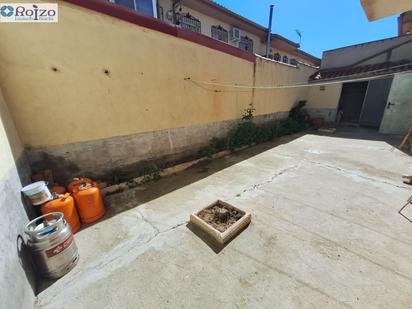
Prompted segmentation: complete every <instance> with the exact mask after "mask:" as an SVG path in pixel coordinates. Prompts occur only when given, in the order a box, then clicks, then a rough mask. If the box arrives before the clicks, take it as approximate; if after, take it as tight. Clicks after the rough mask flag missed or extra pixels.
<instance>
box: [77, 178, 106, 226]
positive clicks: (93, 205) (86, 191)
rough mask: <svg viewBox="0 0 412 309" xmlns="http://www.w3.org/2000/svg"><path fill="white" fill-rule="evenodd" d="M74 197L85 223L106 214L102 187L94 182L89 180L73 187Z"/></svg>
mask: <svg viewBox="0 0 412 309" xmlns="http://www.w3.org/2000/svg"><path fill="white" fill-rule="evenodd" d="M73 197H74V200H75V201H76V205H77V209H78V210H79V215H80V219H81V220H82V222H83V223H92V222H94V221H97V220H98V219H100V218H101V217H103V215H104V206H103V199H102V195H101V194H100V189H99V188H98V187H97V185H96V183H94V182H91V183H89V182H87V183H83V184H80V185H75V186H74V187H73Z"/></svg>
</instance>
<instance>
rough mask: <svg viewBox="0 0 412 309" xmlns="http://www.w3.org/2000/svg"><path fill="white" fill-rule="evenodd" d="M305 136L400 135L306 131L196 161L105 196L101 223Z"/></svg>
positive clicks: (394, 139)
mask: <svg viewBox="0 0 412 309" xmlns="http://www.w3.org/2000/svg"><path fill="white" fill-rule="evenodd" d="M306 134H316V135H325V136H332V137H337V138H350V139H363V140H378V141H383V142H386V143H388V144H390V145H392V146H394V147H396V146H397V145H398V144H399V142H400V140H401V138H402V136H398V135H387V134H380V133H379V132H378V131H377V130H374V129H368V128H362V127H338V129H337V131H336V133H334V134H324V133H319V132H318V131H315V130H308V131H306V132H302V133H299V134H293V135H288V136H283V137H280V138H278V139H276V140H274V141H270V142H266V143H262V144H259V145H255V146H252V147H250V148H247V149H243V150H241V151H239V152H235V153H232V154H230V155H228V156H226V157H224V158H220V159H216V160H210V161H203V162H200V163H199V164H197V165H195V166H193V167H191V168H189V169H187V170H186V171H183V172H181V173H178V174H174V175H172V176H169V177H165V178H161V179H160V180H157V181H155V182H150V183H147V184H145V185H143V186H138V187H136V188H133V189H129V190H126V191H123V192H121V193H117V194H113V195H110V196H107V197H106V198H105V206H106V214H105V217H104V218H103V219H102V220H105V219H108V218H110V217H112V216H115V215H117V214H119V213H121V212H123V211H126V210H129V209H132V208H135V207H137V206H139V205H141V204H144V203H147V202H149V201H151V200H154V199H156V198H159V197H161V196H163V195H165V194H168V193H170V192H173V191H175V190H178V189H180V188H182V187H185V186H187V185H190V184H192V183H194V182H197V181H199V180H201V179H203V178H205V177H208V176H210V175H212V174H214V173H217V172H219V171H221V170H223V169H225V168H227V167H230V166H232V165H234V164H237V163H239V162H241V161H244V160H247V159H249V158H251V157H253V156H256V155H258V154H260V153H262V152H264V151H267V150H269V149H271V148H273V147H276V146H279V145H282V144H286V143H289V142H291V141H293V140H295V139H297V138H299V137H301V136H303V135H306ZM99 222H101V221H99ZM90 226H91V225H87V226H85V225H84V226H83V227H82V228H83V229H85V228H87V227H90Z"/></svg>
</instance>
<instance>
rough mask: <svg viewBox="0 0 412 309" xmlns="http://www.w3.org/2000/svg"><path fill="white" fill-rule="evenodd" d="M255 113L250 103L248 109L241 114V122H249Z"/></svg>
mask: <svg viewBox="0 0 412 309" xmlns="http://www.w3.org/2000/svg"><path fill="white" fill-rule="evenodd" d="M255 112H256V108H255V107H254V106H253V103H250V104H249V107H248V108H246V109H245V111H244V112H243V115H242V120H246V121H251V120H252V119H253V114H254V113H255Z"/></svg>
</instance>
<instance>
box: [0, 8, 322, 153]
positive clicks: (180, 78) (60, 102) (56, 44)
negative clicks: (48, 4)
mask: <svg viewBox="0 0 412 309" xmlns="http://www.w3.org/2000/svg"><path fill="white" fill-rule="evenodd" d="M0 45H1V46H2V48H1V49H0V58H1V59H2V61H1V62H0V85H2V86H3V89H5V90H4V95H5V98H6V99H7V101H8V103H9V107H10V110H11V113H12V115H13V117H14V119H15V122H16V126H17V129H18V132H19V135H20V138H21V140H22V142H23V143H24V144H25V145H26V146H28V147H34V148H36V147H42V146H51V145H61V144H67V143H75V142H80V141H90V140H98V139H102V138H108V137H113V136H122V135H128V134H133V133H140V132H149V131H157V130H162V129H167V128H176V127H185V126H190V125H198V124H205V123H210V122H216V121H223V120H230V119H237V118H239V117H240V116H241V114H242V111H243V110H244V108H245V107H247V105H248V104H249V103H250V102H251V101H252V95H253V93H252V91H240V92H236V91H224V92H215V91H213V90H214V89H215V88H213V87H212V88H211V87H204V86H203V85H198V84H195V83H193V82H190V81H184V78H185V77H190V78H192V79H194V80H202V81H218V82H222V83H230V84H234V83H236V84H242V85H252V84H253V78H254V73H253V70H254V64H253V63H251V62H248V61H246V60H243V59H240V58H237V57H233V56H230V55H228V54H226V53H222V52H218V51H216V50H213V49H209V48H206V47H204V46H200V45H198V44H195V43H192V42H189V41H186V40H182V39H178V38H175V37H172V36H169V35H166V34H162V33H159V32H156V31H152V30H149V29H146V28H142V27H139V26H136V25H133V24H130V23H127V22H124V21H121V20H118V19H115V18H112V17H109V16H106V15H103V14H99V13H96V12H93V11H89V10H85V9H82V8H80V7H77V6H73V5H70V4H67V3H65V2H59V22H58V23H57V24H36V25H29V24H3V25H2V26H1V27H0ZM261 65H262V64H258V67H257V74H256V84H260V83H261V84H264V85H267V84H274V83H275V84H286V83H290V82H293V81H294V80H299V81H302V80H305V79H307V77H308V76H309V75H310V74H312V73H313V71H314V70H313V69H311V71H310V72H307V71H305V70H301V69H296V68H293V67H290V66H284V68H282V66H283V65H281V64H274V63H273V62H268V63H267V64H266V65H267V67H265V68H260V66H261ZM53 68H56V69H57V71H54V70H53ZM105 69H107V70H108V71H109V74H108V75H106V74H105V73H104V70H105ZM271 70H273V71H274V72H272V73H267V72H270V71H271ZM261 72H262V73H261ZM262 74H263V75H262ZM220 90H222V89H220ZM296 91H297V90H296ZM287 93H288V94H286V93H282V94H275V93H273V94H263V95H256V98H254V99H255V101H254V102H255V103H256V105H257V106H258V110H257V114H258V115H259V114H264V113H269V112H277V111H287V110H288V109H289V108H290V107H291V106H292V105H293V104H294V102H295V100H296V99H297V98H298V97H299V98H300V97H302V96H303V92H301V91H298V92H297V93H295V90H291V91H288V92H287Z"/></svg>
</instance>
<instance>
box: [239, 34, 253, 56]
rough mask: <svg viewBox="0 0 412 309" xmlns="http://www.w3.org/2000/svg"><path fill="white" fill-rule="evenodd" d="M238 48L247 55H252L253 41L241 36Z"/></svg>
mask: <svg viewBox="0 0 412 309" xmlns="http://www.w3.org/2000/svg"><path fill="white" fill-rule="evenodd" d="M239 48H240V49H243V50H244V51H247V52H249V53H253V40H252V39H250V38H248V37H247V36H242V37H241V38H240V42H239Z"/></svg>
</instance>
